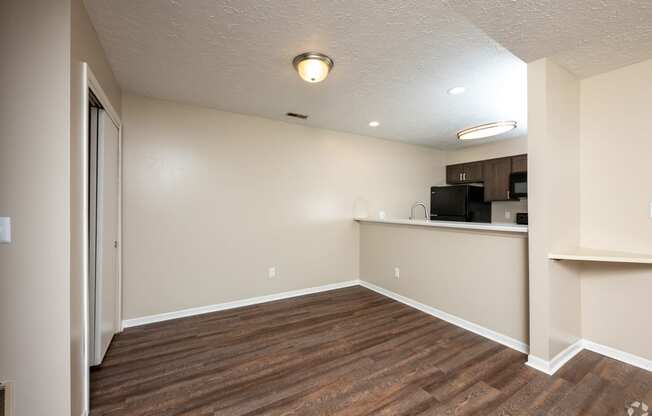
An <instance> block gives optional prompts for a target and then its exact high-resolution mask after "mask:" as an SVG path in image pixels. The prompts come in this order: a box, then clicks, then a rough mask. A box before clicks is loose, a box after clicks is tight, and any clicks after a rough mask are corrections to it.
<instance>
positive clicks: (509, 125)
mask: <svg viewBox="0 0 652 416" xmlns="http://www.w3.org/2000/svg"><path fill="white" fill-rule="evenodd" d="M515 128H516V122H515V121H496V122H494V123H487V124H481V125H479V126H475V127H469V128H468V129H464V130H460V131H458V132H457V138H458V139H460V140H476V139H484V138H485V137H491V136H497V135H499V134H502V133H505V132H508V131H510V130H512V129H515Z"/></svg>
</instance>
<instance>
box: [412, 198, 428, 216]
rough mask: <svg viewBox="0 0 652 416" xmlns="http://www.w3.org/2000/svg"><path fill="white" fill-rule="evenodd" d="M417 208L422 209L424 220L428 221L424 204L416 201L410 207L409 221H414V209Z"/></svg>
mask: <svg viewBox="0 0 652 416" xmlns="http://www.w3.org/2000/svg"><path fill="white" fill-rule="evenodd" d="M418 206H422V207H423V215H424V216H425V218H424V219H425V220H426V221H429V220H430V218H428V208H427V207H426V204H425V203H423V202H421V201H417V202H415V203H414V205H412V209H410V221H412V220H414V209H415V208H416V207H418Z"/></svg>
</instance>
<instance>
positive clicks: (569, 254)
mask: <svg viewBox="0 0 652 416" xmlns="http://www.w3.org/2000/svg"><path fill="white" fill-rule="evenodd" d="M548 258H549V259H551V260H569V261H591V262H596V261H597V262H606V263H633V264H652V254H640V253H628V252H624V251H610V250H597V249H592V248H585V247H578V248H576V249H573V250H564V251H559V252H555V253H550V254H548Z"/></svg>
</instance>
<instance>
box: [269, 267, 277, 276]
mask: <svg viewBox="0 0 652 416" xmlns="http://www.w3.org/2000/svg"><path fill="white" fill-rule="evenodd" d="M267 276H268V277H269V278H270V279H272V278H274V277H276V267H270V268H269V270H267Z"/></svg>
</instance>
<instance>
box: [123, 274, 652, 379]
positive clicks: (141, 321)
mask: <svg viewBox="0 0 652 416" xmlns="http://www.w3.org/2000/svg"><path fill="white" fill-rule="evenodd" d="M351 286H362V287H365V288H367V289H369V290H373V291H374V292H377V293H379V294H381V295H383V296H386V297H388V298H390V299H394V300H395V301H397V302H401V303H403V304H405V305H407V306H410V307H412V308H414V309H418V310H420V311H422V312H425V313H427V314H428V315H431V316H434V317H436V318H439V319H441V320H444V321H446V322H448V323H450V324H453V325H455V326H458V327H460V328H463V329H466V330H467V331H471V332H473V333H475V334H478V335H480V336H483V337H485V338H488V339H490V340H492V341H494V342H497V343H499V344H502V345H504V346H506V347H509V348H511V349H513V350H516V351H519V352H522V353H524V354H528V352H529V346H528V344H526V343H524V342H522V341H519V340H517V339H514V338H512V337H509V336H507V335H504V334H501V333H498V332H496V331H493V330H491V329H489V328H485V327H483V326H481V325H478V324H475V323H473V322H469V321H467V320H465V319H462V318H460V317H458V316H455V315H451V314H449V313H447V312H444V311H441V310H439V309H437V308H433V307H432V306H428V305H424V304H423V303H420V302H417V301H416V300H413V299H410V298H408V297H405V296H403V295H399V294H398V293H394V292H392V291H390V290H387V289H384V288H382V287H380V286H376V285H374V284H373V283H369V282H366V281H364V280H348V281H344V282H339V283H333V284H329V285H323V286H317V287H311V288H308V289H299V290H292V291H289V292H281V293H275V294H271V295H265V296H258V297H254V298H248V299H242V300H236V301H232V302H226V303H218V304H215V305H207V306H200V307H197V308H190V309H183V310H180V311H174V312H167V313H161V314H157V315H149V316H143V317H141V318H133V319H126V320H124V321H122V326H123V327H124V328H130V327H135V326H140V325H147V324H151V323H155V322H163V321H168V320H171V319H177V318H184V317H188V316H194V315H202V314H205V313H210V312H218V311H224V310H227V309H234V308H240V307H243V306H250V305H257V304H259V303H266V302H272V301H275V300H283V299H289V298H294V297H297V296H303V295H310V294H313V293H320V292H327V291H329V290H335V289H342V288H345V287H351ZM584 349H586V350H589V351H593V352H595V353H598V354H601V355H604V356H605V357H609V358H613V359H615V360H618V361H622V362H624V363H627V364H630V365H633V366H635V367H639V368H642V369H644V370H647V371H652V360H648V359H645V358H642V357H638V356H636V355H634V354H630V353H627V352H624V351H620V350H617V349H615V348H611V347H607V346H605V345H600V344H597V343H595V342H592V341H588V340H585V339H580V340H578V341H576V342H575V343H574V344H572V345H570V346H568V348H566V349H565V350H563V351H562V352H560V353H559V354H557V355H556V356H555V357H554V358H553V359H552V360H550V361H546V360H544V359H543V358H539V357H536V356H534V355H528V360H527V362H526V365H528V366H529V367H532V368H534V369H535V370H538V371H541V372H543V373H545V374H548V375H553V374H555V373H556V372H557V370H559V369H560V368H561V367H563V365H564V364H566V363H567V362H568V361H570V360H571V359H572V358H573V357H575V356H576V355H577V354H579V353H580V352H581V351H582V350H584Z"/></svg>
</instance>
